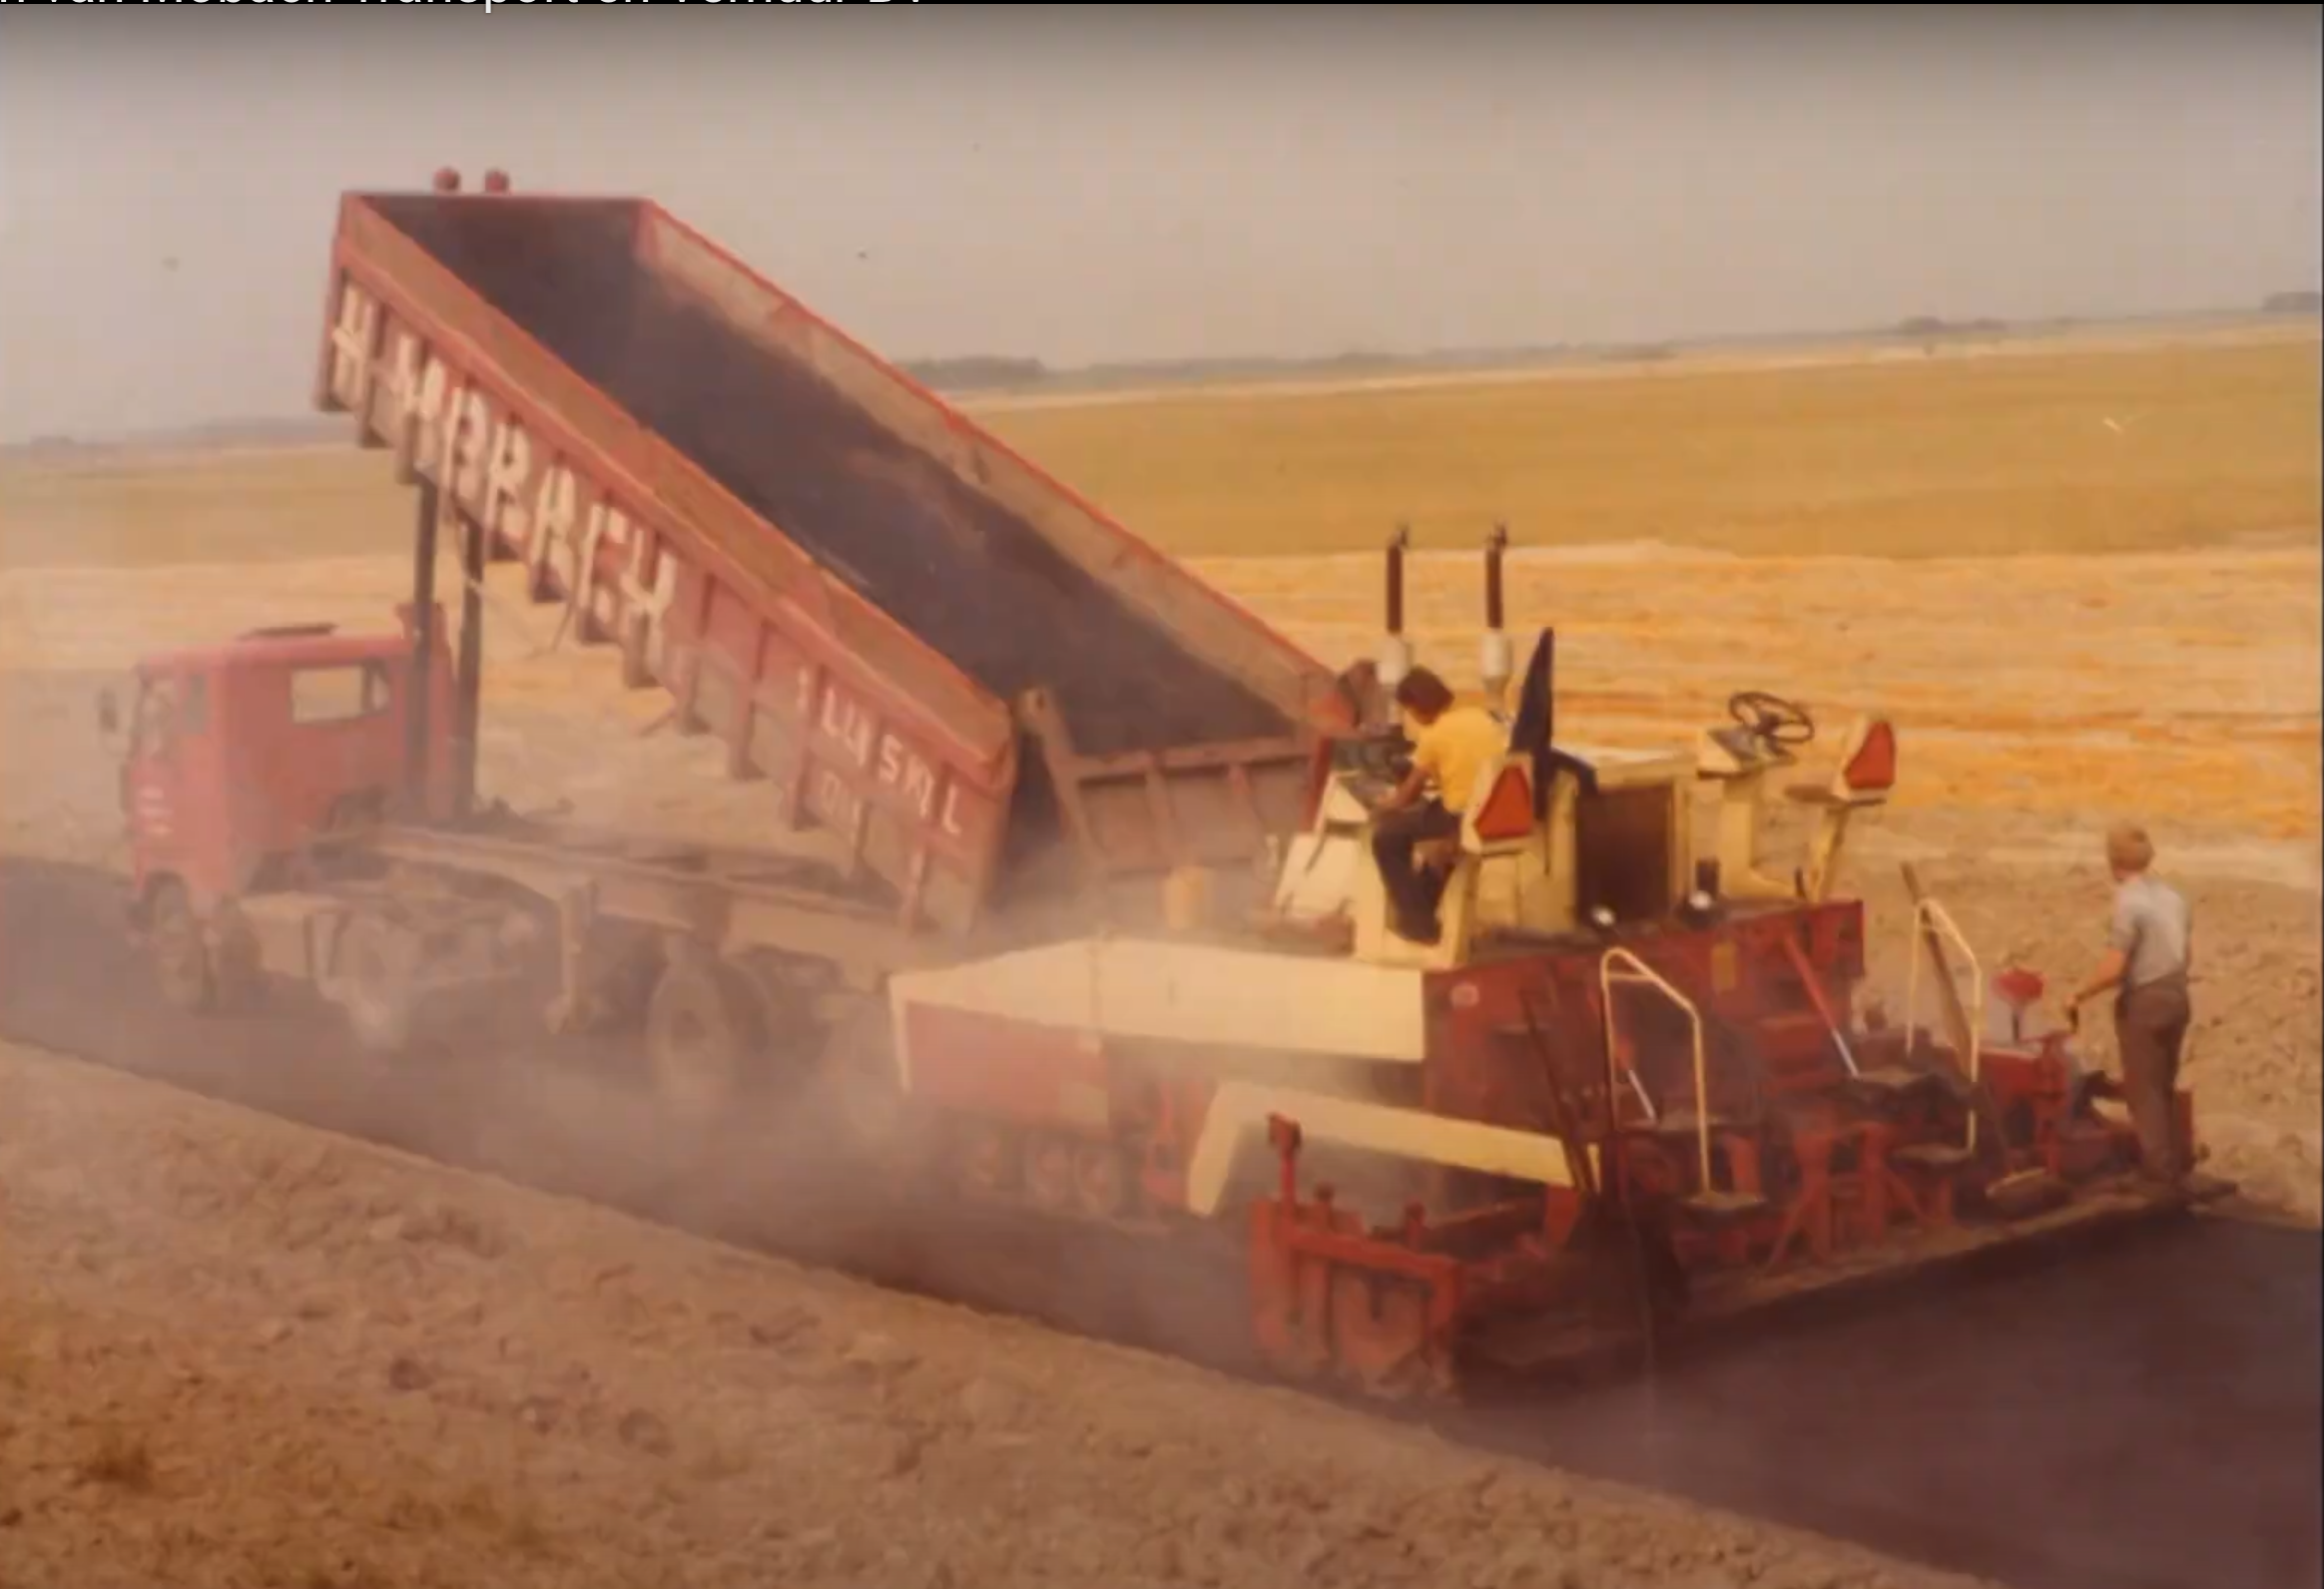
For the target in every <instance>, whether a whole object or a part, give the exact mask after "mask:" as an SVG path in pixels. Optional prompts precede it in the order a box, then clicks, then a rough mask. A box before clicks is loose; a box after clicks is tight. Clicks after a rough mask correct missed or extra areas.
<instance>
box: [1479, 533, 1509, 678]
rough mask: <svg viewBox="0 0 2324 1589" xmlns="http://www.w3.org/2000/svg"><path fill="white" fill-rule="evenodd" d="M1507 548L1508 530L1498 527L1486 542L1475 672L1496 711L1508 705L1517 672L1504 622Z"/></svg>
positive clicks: (1486, 538)
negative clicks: (1503, 567)
mask: <svg viewBox="0 0 2324 1589" xmlns="http://www.w3.org/2000/svg"><path fill="white" fill-rule="evenodd" d="M1508 545H1509V527H1508V526H1507V525H1506V524H1495V525H1494V526H1493V527H1492V534H1490V535H1488V536H1486V537H1485V541H1484V639H1483V643H1482V645H1481V646H1480V647H1479V648H1478V654H1477V669H1476V671H1477V675H1478V677H1479V678H1481V679H1482V680H1483V681H1484V695H1485V700H1486V702H1487V703H1488V704H1489V705H1490V706H1491V707H1492V708H1493V709H1494V710H1495V711H1499V710H1502V709H1504V708H1505V707H1506V706H1507V704H1508V693H1509V680H1510V679H1511V678H1512V677H1513V676H1514V675H1515V673H1516V659H1515V657H1514V656H1513V655H1512V654H1511V653H1510V650H1509V634H1508V630H1507V629H1506V628H1504V627H1503V625H1502V621H1501V554H1502V553H1503V552H1505V551H1507V550H1508Z"/></svg>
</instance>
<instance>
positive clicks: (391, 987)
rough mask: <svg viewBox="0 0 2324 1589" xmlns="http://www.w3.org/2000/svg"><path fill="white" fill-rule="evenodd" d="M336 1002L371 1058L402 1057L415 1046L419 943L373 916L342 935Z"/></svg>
mask: <svg viewBox="0 0 2324 1589" xmlns="http://www.w3.org/2000/svg"><path fill="white" fill-rule="evenodd" d="M335 980H336V982H337V984H338V985H337V990H336V996H337V1002H338V1006H339V1008H340V1009H341V1010H342V1011H344V1012H345V1014H346V1018H347V1026H348V1029H349V1030H351V1031H352V1032H353V1033H354V1037H355V1041H356V1043H358V1044H359V1045H361V1047H362V1048H363V1050H364V1051H365V1052H366V1053H370V1054H380V1055H391V1054H400V1053H401V1052H402V1051H403V1050H404V1049H405V1048H407V1047H409V1046H410V1043H411V1031H412V1027H413V1025H414V1017H415V1015H416V1014H417V1005H418V980H419V942H418V940H417V939H416V938H415V937H413V936H412V934H411V933H409V932H406V931H405V930H404V929H403V928H402V927H400V926H398V925H396V924H395V923H394V922H393V921H390V920H388V919H387V918H386V917H385V916H382V915H378V914H375V913H372V912H369V911H366V912H364V913H363V914H361V915H358V916H356V917H355V918H354V919H353V920H352V921H349V922H348V923H347V924H346V926H345V927H344V928H343V929H342V930H341V931H340V934H339V941H338V965H337V976H336V979H335Z"/></svg>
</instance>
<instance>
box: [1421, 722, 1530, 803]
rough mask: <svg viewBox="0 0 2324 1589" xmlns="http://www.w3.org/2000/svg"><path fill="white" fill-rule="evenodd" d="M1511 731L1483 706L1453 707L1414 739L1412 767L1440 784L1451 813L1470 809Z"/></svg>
mask: <svg viewBox="0 0 2324 1589" xmlns="http://www.w3.org/2000/svg"><path fill="white" fill-rule="evenodd" d="M1508 743H1509V735H1508V730H1506V729H1504V728H1502V727H1501V726H1500V724H1499V723H1497V722H1495V721H1494V720H1493V716H1492V714H1491V713H1489V712H1487V711H1485V710H1484V708H1482V707H1454V708H1452V710H1451V711H1450V712H1447V713H1446V714H1445V715H1444V716H1443V717H1441V718H1439V719H1438V720H1437V721H1436V722H1434V723H1432V724H1430V725H1429V726H1428V727H1427V728H1425V729H1422V730H1420V731H1419V732H1418V733H1417V734H1415V735H1414V736H1413V766H1415V767H1417V768H1419V769H1420V770H1421V771H1422V772H1424V773H1426V774H1428V775H1429V776H1430V777H1431V778H1434V779H1435V780H1436V781H1437V797H1438V798H1439V799H1441V800H1443V801H1444V802H1445V808H1446V809H1447V810H1449V811H1452V812H1455V813H1457V812H1460V811H1465V810H1466V809H1468V801H1469V799H1470V797H1471V796H1472V795H1475V793H1476V781H1477V779H1478V777H1479V776H1481V775H1482V774H1483V772H1484V770H1485V769H1486V768H1487V767H1488V766H1490V765H1491V764H1492V762H1493V761H1494V759H1495V758H1497V757H1499V756H1500V755H1501V754H1502V753H1503V752H1505V751H1506V750H1507V749H1508Z"/></svg>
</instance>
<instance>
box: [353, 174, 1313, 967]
mask: <svg viewBox="0 0 2324 1589" xmlns="http://www.w3.org/2000/svg"><path fill="white" fill-rule="evenodd" d="M331 297H332V303H333V305H334V308H333V320H332V326H331V329H330V332H329V335H328V337H327V339H326V342H325V346H324V350H323V359H322V366H321V369H320V372H319V382H318V401H319V403H320V405H321V406H323V407H324V408H326V409H345V410H353V411H355V412H358V413H359V414H361V415H362V417H363V422H364V430H365V433H366V436H367V438H368V439H371V440H374V441H376V442H378V443H381V444H385V445H389V446H393V447H396V448H397V449H399V451H400V452H401V453H402V454H403V455H404V456H405V458H406V459H407V460H408V463H409V468H410V471H411V472H412V473H413V474H414V475H416V476H418V477H420V478H425V479H428V480H432V481H435V482H437V483H438V484H439V485H440V486H441V487H442V489H443V495H444V497H445V499H446V500H448V501H449V502H450V503H452V504H453V505H454V506H455V507H456V508H457V509H458V510H459V512H460V516H461V517H462V518H463V519H464V520H466V521H468V522H471V523H474V524H477V525H481V526H483V528H484V531H485V540H486V544H487V550H488V553H489V555H491V556H493V557H495V558H499V559H503V560H505V559H516V558H520V559H524V560H526V561H527V562H529V563H530V564H531V565H532V567H533V569H534V570H535V580H534V587H535V595H536V597H537V598H538V599H542V600H556V601H566V602H570V603H572V604H573V605H574V607H575V609H576V611H577V614H578V616H579V618H580V619H581V623H580V625H579V630H580V634H581V638H582V639H583V640H584V641H586V642H591V643H611V644H616V645H619V646H620V647H621V648H622V650H623V654H624V659H625V663H626V665H627V667H626V672H627V676H628V679H629V682H630V683H631V684H633V685H644V684H648V683H658V684H660V685H662V686H663V687H665V688H667V689H669V690H670V691H671V692H672V693H673V694H674V695H675V696H676V697H677V699H678V702H679V705H680V708H681V710H682V714H683V717H684V719H685V721H686V722H687V725H688V726H689V727H691V728H696V729H700V730H704V731H707V732H711V733H715V734H718V735H720V736H722V737H723V738H725V739H727V740H728V742H729V743H730V744H731V745H732V746H733V747H734V754H733V756H732V758H731V759H730V762H731V767H732V770H733V771H734V772H735V773H736V774H737V775H738V776H743V777H763V778H765V779H766V780H767V781H768V783H769V785H770V807H769V809H770V818H771V821H772V822H776V823H788V822H817V823H821V824H824V825H826V826H829V827H832V828H834V829H836V830H837V831H838V832H839V833H840V834H841V835H842V837H843V838H844V839H845V840H846V841H847V843H848V844H849V846H850V847H851V849H852V851H853V853H854V854H856V855H857V856H858V857H860V858H861V860H862V861H863V863H864V864H865V865H866V866H867V867H868V868H869V869H870V870H871V871H872V872H873V873H874V874H876V875H877V876H879V877H881V878H883V879H885V880H886V881H887V882H888V883H889V884H891V885H892V886H893V887H894V888H895V889H896V890H897V893H898V896H899V901H900V903H901V905H902V907H903V909H904V910H905V913H906V914H907V915H909V916H910V917H912V918H913V919H919V920H929V921H932V922H934V923H937V924H940V925H945V926H950V927H955V928H960V927H965V926H967V925H969V924H970V923H971V922H972V921H974V920H975V919H976V918H977V917H978V915H979V913H980V910H981V909H982V907H983V906H984V905H985V904H986V903H987V902H988V901H989V900H990V899H992V898H993V897H994V896H999V897H1003V898H1008V899H1012V900H1013V899H1016V898H1019V897H1021V896H1023V895H1024V894H1026V893H1028V892H1031V893H1046V892H1053V890H1052V889H1049V888H1047V887H1044V886H1042V885H1043V884H1046V883H1050V882H1054V881H1065V882H1067V883H1068V884H1069V885H1070V886H1078V885H1082V884H1087V883H1092V882H1094V883H1098V884H1100V885H1102V884H1105V883H1107V882H1110V881H1113V880H1116V879H1119V878H1123V877H1137V878H1147V877H1150V876H1151V875H1152V874H1154V873H1155V872H1157V871H1159V870H1161V869H1163V868H1166V867H1168V866H1171V865H1174V864H1179V863H1189V862H1191V863H1202V864H1213V865H1216V864H1222V863H1228V864H1241V863H1244V862H1247V861H1249V860H1252V859H1256V858H1257V856H1258V855H1259V854H1260V852H1261V848H1262V846H1263V843H1264V841H1265V839H1266V838H1267V837H1268V836H1269V835H1279V834H1283V833H1286V832H1288V831H1290V830H1291V829H1293V828H1294V827H1295V826H1296V825H1297V823H1298V820H1299V817H1300V814H1301V813H1300V801H1301V797H1302V794H1303V791H1304V787H1305V782H1306V768H1307V765H1308V748H1309V745H1310V743H1311V736H1312V733H1313V731H1314V729H1315V728H1316V727H1317V726H1319V725H1320V724H1325V723H1330V722H1335V721H1337V713H1338V711H1339V703H1338V697H1337V695H1336V693H1335V692H1334V690H1333V688H1332V678H1331V675H1330V673H1329V671H1328V670H1326V669H1325V668H1323V667H1322V666H1320V665H1319V664H1318V663H1316V662H1315V661H1314V660H1313V659H1311V658H1309V657H1307V656H1305V655H1304V654H1302V653H1301V652H1299V651H1298V650H1297V649H1295V648H1294V647H1292V646H1291V645H1289V644H1288V643H1287V642H1286V641H1284V640H1283V639H1282V638H1281V637H1279V636H1277V635H1276V634H1275V633H1273V632H1272V631H1271V630H1269V629H1268V628H1267V627H1266V626H1265V625H1263V624H1261V623H1260V622H1259V621H1258V620H1257V619H1256V618H1254V617H1253V616H1251V615H1250V614H1249V613H1247V612H1245V611H1243V610H1242V609H1241V608H1239V607H1237V606H1236V605H1234V604H1233V603H1232V602H1230V601H1228V600H1227V599H1226V598H1224V597H1222V596H1221V595H1219V594H1218V593H1217V592H1215V591H1213V590H1211V589H1210V588H1209V587H1207V586H1205V585H1204V584H1202V583H1201V582H1200V581H1198V580H1196V579H1195V578H1193V577H1192V576H1191V575H1190V574H1188V573H1187V572H1186V571H1185V570H1184V569H1182V568H1180V567H1179V566H1178V565H1177V564H1175V563H1174V562H1172V561H1171V560H1169V559H1168V558H1166V557H1163V556H1161V555H1159V554H1158V553H1156V552H1155V551H1153V550H1152V549H1151V548H1149V547H1148V546H1146V545H1145V544H1144V543H1142V542H1140V541H1138V540H1137V539H1136V538H1135V537H1133V536H1131V535H1130V534H1129V533H1128V532H1127V531H1125V530H1123V529H1122V528H1121V527H1120V526H1119V525H1117V524H1115V523H1113V522H1112V521H1111V520H1109V519H1107V518H1106V517H1104V516H1103V515H1102V514H1100V513H1099V512H1098V511H1097V510H1096V509H1094V508H1093V507H1091V506H1090V505H1089V504H1088V503H1086V502H1084V501H1082V500H1081V499H1080V498H1079V497H1077V496H1075V495H1074V494H1073V493H1072V492H1070V491H1068V490H1067V489H1065V488H1064V487H1063V486H1061V485H1059V484H1058V483H1057V482H1055V481H1054V480H1052V479H1050V478H1049V477H1048V476H1046V475H1044V474H1042V473H1041V472H1040V471H1039V470H1037V469H1036V468H1034V467H1033V466H1032V465H1030V464H1028V463H1027V462H1025V461H1024V460H1023V459H1021V458H1019V457H1017V456H1016V455H1015V454H1014V453H1012V452H1010V451H1009V450H1008V449H1007V448H1006V447H1005V446H1003V445H1002V444H1001V443H1000V442H998V441H997V440H995V439H994V438H993V437H991V436H990V435H988V434H986V433H985V432H984V431H982V430H981V429H979V428H978V427H977V426H976V425H974V424H973V423H972V422H970V421H969V420H968V419H966V418H964V417H963V416H962V415H960V414H959V413H957V412H955V411H954V410H952V409H951V408H949V407H948V406H946V405H945V404H944V403H943V402H941V401H940V400H939V399H937V398H936V397H935V396H933V395H932V394H930V393H929V392H927V391H926V390H925V389H923V388H921V387H920V386H918V385H917V384H915V383H914V382H912V381H911V380H909V379H908V378H907V377H905V376H904V375H902V374H901V373H900V372H898V371H897V370H895V369H894V368H893V367H892V366H890V365H888V364H886V363H885V362H883V361H881V360H880V359H879V358H877V357H876V356H875V355H873V354H872V353H871V352H870V351H868V350H867V349H865V348H864V347H863V346H862V345H861V344H859V343H857V342H855V341H853V340H851V339H850V338H848V337H847V336H845V335H844V334H842V333H841V332H840V331H838V330H836V329H835V328H833V327H832V326H831V325H829V324H828V323H826V322H825V321H823V320H822V319H820V318H818V317H817V316H816V315H814V314H813V313H811V312H810V311H809V310H808V309H806V308H805V307H804V306H803V305H801V304H800V303H799V302H798V301H797V300H796V299H794V298H792V297H790V296H789V295H788V294H786V293H784V292H783V291H781V290H780V289H779V288H777V287H775V286H774V285H772V284H771V283H769V282H768V281H766V280H764V279H763V278H761V277H760V276H758V275H756V274H754V273H753V272H752V271H751V270H749V269H748V268H747V267H745V266H744V265H742V264H740V263H739V262H738V261H736V260H735V259H733V258H732V257H731V256H729V255H727V254H726V253H724V252H723V251H721V250H720V249H718V248H717V247H716V246H714V245H712V244H711V243H709V242H708V241H706V240H705V239H703V238H702V237H701V236H700V235H698V234H696V233H695V232H693V231H692V230H690V229H689V228H687V227H685V226H684V225H682V224H681V223H679V222H678V221H676V220H675V219H673V218H672V217H671V216H669V215H668V214H667V213H665V212H664V211H663V210H662V209H661V208H660V207H659V206H657V205H654V204H652V203H650V202H647V201H643V200H634V199H602V200H601V199H563V198H542V197H533V196H523V197H515V196H510V195H507V194H506V193H504V192H502V193H485V194H475V195H465V194H459V193H454V192H442V191H439V192H435V193H429V194H394V195H388V194H359V195H349V196H347V197H346V198H345V199H344V200H343V201H342V203H341V206H340V213H339V224H338V231H337V237H336V240H335V246H334V249H333V280H332V289H331ZM1026 769H1032V770H1036V771H1035V776H1034V777H1032V778H1029V779H1028V778H1024V777H1022V776H1020V775H1021V774H1022V772H1023V771H1024V770H1026ZM1020 786H1023V788H1022V790H1021V791H1020ZM1060 840H1063V842H1060ZM1068 859H1069V860H1070V861H1071V862H1072V863H1071V864H1070V865H1066V866H1058V865H1041V864H1034V863H1037V862H1043V861H1049V860H1068ZM1020 862H1023V863H1025V864H1019V863H1020Z"/></svg>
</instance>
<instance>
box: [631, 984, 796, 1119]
mask: <svg viewBox="0 0 2324 1589" xmlns="http://www.w3.org/2000/svg"><path fill="white" fill-rule="evenodd" d="M765 1040H766V1033H765V1030H764V1028H763V1025H762V1023H761V1019H760V1014H759V1000H758V997H757V995H756V992H755V990H754V989H753V988H752V986H751V984H750V982H749V981H748V980H747V979H746V978H745V977H744V975H743V973H741V972H740V971H737V970H736V969H735V968H734V967H732V966H730V965H727V964H726V963H724V962H723V961H720V960H716V959H713V958H711V957H710V956H708V955H702V954H679V955H674V956H672V957H671V959H670V962H669V964H668V965H666V966H664V967H663V968H662V975H661V978H660V980H658V981H657V982H655V984H654V996H653V997H652V998H651V999H650V1000H648V1001H647V1004H646V1063H647V1064H648V1066H649V1067H650V1068H651V1069H652V1072H653V1079H654V1089H655V1091H656V1092H657V1093H658V1094H659V1095H660V1097H661V1098H662V1100H663V1102H665V1103H666V1104H668V1105H669V1106H671V1107H672V1108H673V1109H675V1110H676V1111H678V1112H679V1113H681V1114H684V1115H687V1116H689V1117H700V1116H703V1115H708V1114H712V1113H715V1112H716V1111H717V1110H719V1109H721V1108H724V1107H725V1106H727V1105H728V1104H731V1103H733V1102H735V1101H736V1100H737V1099H739V1098H740V1097H741V1096H742V1093H743V1091H744V1088H745V1087H746V1085H747V1084H748V1082H749V1080H750V1075H751V1071H752V1069H753V1067H754V1065H755V1064H756V1063H757V1061H758V1059H759V1056H760V1051H761V1049H762V1047H763V1045H764V1043H765Z"/></svg>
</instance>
